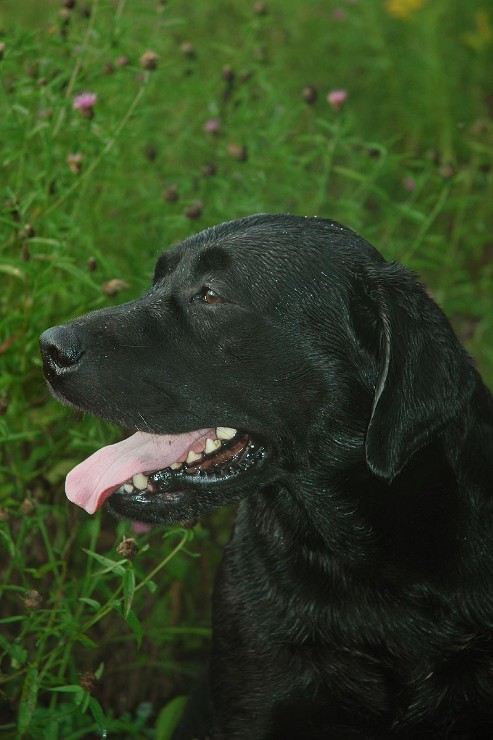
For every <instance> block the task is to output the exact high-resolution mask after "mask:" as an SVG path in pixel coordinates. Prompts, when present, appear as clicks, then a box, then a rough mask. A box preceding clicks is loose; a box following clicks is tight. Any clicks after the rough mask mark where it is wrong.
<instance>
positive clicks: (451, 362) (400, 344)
mask: <svg viewBox="0 0 493 740" xmlns="http://www.w3.org/2000/svg"><path fill="white" fill-rule="evenodd" d="M366 279H367V280H368V283H367V285H366V287H367V290H368V292H369V294H370V296H371V297H372V302H373V304H374V306H375V307H376V310H377V313H378V316H379V320H380V330H381V346H380V353H379V354H380V371H379V372H380V374H379V378H378V380H377V385H376V388H375V395H374V401H373V408H372V413H371V417H370V423H369V425H368V429H367V434H366V460H367V464H368V466H369V468H370V470H372V471H373V472H374V473H375V474H376V475H378V476H379V477H381V478H384V479H386V480H388V481H389V482H390V481H391V480H392V479H393V478H395V476H396V475H397V474H398V473H399V472H400V471H401V470H402V468H403V467H404V465H405V464H406V463H407V461H408V460H409V459H410V458H411V457H412V455H414V453H415V452H417V451H418V450H419V449H420V448H421V447H422V446H423V445H424V444H426V442H427V440H429V439H430V438H431V437H432V435H433V434H435V433H437V432H438V431H439V430H440V429H442V428H443V427H444V426H445V425H446V424H447V423H449V422H450V421H451V420H452V419H454V418H455V417H457V415H458V414H459V413H460V412H461V410H462V409H463V408H464V406H465V404H466V402H467V400H468V399H469V398H470V396H471V394H472V390H473V387H474V385H475V378H476V371H475V370H474V366H473V361H472V360H471V358H470V357H469V356H468V354H467V353H466V351H465V349H464V348H463V347H462V345H461V344H460V343H459V341H458V339H457V338H456V336H455V334H454V332H453V330H452V328H451V326H450V324H449V322H448V320H447V318H446V316H445V315H444V313H443V312H442V311H441V309H440V308H439V307H438V306H437V305H436V304H435V303H434V301H433V300H432V299H431V298H430V297H429V296H428V295H427V294H426V292H425V290H424V288H423V287H422V286H421V285H420V284H419V282H418V281H417V280H416V279H415V278H414V276H413V275H412V274H411V273H410V272H409V271H408V270H407V269H406V268H404V267H402V266H401V265H398V264H395V263H379V264H375V265H371V267H369V268H368V269H367V271H366Z"/></svg>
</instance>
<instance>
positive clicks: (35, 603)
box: [22, 589, 43, 612]
mask: <svg viewBox="0 0 493 740" xmlns="http://www.w3.org/2000/svg"><path fill="white" fill-rule="evenodd" d="M22 601H23V602H24V606H25V607H26V609H28V610H29V611H30V612H35V611H36V610H37V609H39V607H40V606H41V604H42V603H43V597H42V596H41V594H40V593H39V591H35V590H34V589H32V590H30V591H26V593H25V595H24V598H23V599H22Z"/></svg>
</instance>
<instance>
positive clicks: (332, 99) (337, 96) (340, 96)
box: [327, 90, 348, 110]
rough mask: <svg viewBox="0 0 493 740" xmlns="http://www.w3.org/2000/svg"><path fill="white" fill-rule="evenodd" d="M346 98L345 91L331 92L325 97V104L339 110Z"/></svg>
mask: <svg viewBox="0 0 493 740" xmlns="http://www.w3.org/2000/svg"><path fill="white" fill-rule="evenodd" d="M347 98H348V94H347V91H346V90H331V91H330V93H329V94H328V95H327V102H328V103H329V104H330V105H331V106H332V107H333V108H334V110H339V109H340V108H342V106H343V105H344V103H345V102H346V100H347Z"/></svg>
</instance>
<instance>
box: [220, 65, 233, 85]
mask: <svg viewBox="0 0 493 740" xmlns="http://www.w3.org/2000/svg"><path fill="white" fill-rule="evenodd" d="M234 79H235V72H234V69H233V67H231V66H230V65H229V64H227V65H226V66H225V67H223V80H224V81H225V82H227V83H228V84H229V85H230V84H231V83H232V82H234Z"/></svg>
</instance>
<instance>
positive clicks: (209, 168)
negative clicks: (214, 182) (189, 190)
mask: <svg viewBox="0 0 493 740" xmlns="http://www.w3.org/2000/svg"><path fill="white" fill-rule="evenodd" d="M216 172H217V167H216V165H215V164H214V162H207V164H204V166H203V167H202V174H203V175H204V177H212V176H213V175H215V174H216Z"/></svg>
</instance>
